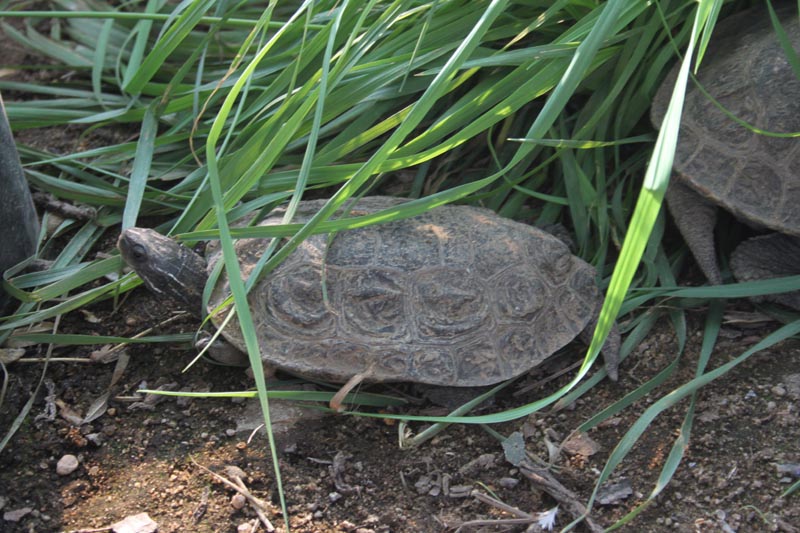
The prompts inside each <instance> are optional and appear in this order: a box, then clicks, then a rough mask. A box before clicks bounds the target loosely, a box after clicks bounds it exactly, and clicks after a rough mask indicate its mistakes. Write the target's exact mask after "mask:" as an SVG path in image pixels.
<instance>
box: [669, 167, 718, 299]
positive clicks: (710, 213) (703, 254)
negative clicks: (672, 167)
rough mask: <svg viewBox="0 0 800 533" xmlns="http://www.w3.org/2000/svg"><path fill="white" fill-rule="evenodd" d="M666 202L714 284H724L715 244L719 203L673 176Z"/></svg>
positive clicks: (704, 270)
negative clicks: (713, 201) (716, 203)
mask: <svg viewBox="0 0 800 533" xmlns="http://www.w3.org/2000/svg"><path fill="white" fill-rule="evenodd" d="M666 198H667V206H668V207H669V212H670V213H671V214H672V218H673V219H674V220H675V225H676V226H678V230H679V231H680V232H681V235H683V238H684V240H685V241H686V244H687V245H688V246H689V250H691V251H692V255H693V256H694V259H695V261H697V264H698V266H700V269H701V270H702V271H703V273H704V274H705V275H706V278H708V281H709V282H711V284H712V285H721V284H722V275H721V274H720V272H719V265H718V264H717V253H716V252H717V251H716V246H714V225H715V224H716V222H717V207H716V206H715V205H713V204H712V203H710V202H709V201H707V200H706V199H705V198H703V197H702V196H700V194H698V193H697V192H696V191H695V190H694V189H692V188H690V187H689V186H688V185H686V184H685V183H683V182H682V181H680V179H673V180H672V182H671V183H670V184H669V188H668V189H667V194H666Z"/></svg>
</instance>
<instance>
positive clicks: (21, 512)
mask: <svg viewBox="0 0 800 533" xmlns="http://www.w3.org/2000/svg"><path fill="white" fill-rule="evenodd" d="M31 511H33V509H31V508H30V507H22V508H21V509H14V510H13V511H6V512H5V513H3V520H5V521H6V522H19V521H20V520H22V519H23V518H24V517H25V515H27V514H28V513H30V512H31Z"/></svg>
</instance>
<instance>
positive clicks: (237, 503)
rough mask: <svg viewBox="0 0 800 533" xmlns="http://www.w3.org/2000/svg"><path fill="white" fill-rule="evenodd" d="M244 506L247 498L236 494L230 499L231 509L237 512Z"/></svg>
mask: <svg viewBox="0 0 800 533" xmlns="http://www.w3.org/2000/svg"><path fill="white" fill-rule="evenodd" d="M245 504H247V498H245V497H244V496H242V495H241V494H239V493H238V492H237V493H236V494H234V495H233V496H232V497H231V507H233V508H234V509H236V510H237V511H238V510H240V509H243V508H244V506H245Z"/></svg>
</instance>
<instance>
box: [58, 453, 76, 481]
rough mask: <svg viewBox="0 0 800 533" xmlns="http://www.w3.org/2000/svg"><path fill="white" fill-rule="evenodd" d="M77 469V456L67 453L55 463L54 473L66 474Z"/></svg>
mask: <svg viewBox="0 0 800 533" xmlns="http://www.w3.org/2000/svg"><path fill="white" fill-rule="evenodd" d="M77 469H78V458H77V457H75V456H74V455H71V454H67V455H65V456H64V457H62V458H61V459H59V460H58V464H57V465H56V474H58V475H59V476H68V475H70V474H71V473H73V472H74V471H75V470H77Z"/></svg>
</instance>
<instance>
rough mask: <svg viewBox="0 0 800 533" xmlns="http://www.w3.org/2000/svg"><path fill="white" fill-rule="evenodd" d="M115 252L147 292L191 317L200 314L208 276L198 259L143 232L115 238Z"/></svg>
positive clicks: (172, 243) (148, 231) (165, 239)
mask: <svg viewBox="0 0 800 533" xmlns="http://www.w3.org/2000/svg"><path fill="white" fill-rule="evenodd" d="M117 248H119V251H120V254H121V255H122V259H123V260H124V261H125V262H126V263H127V264H128V265H129V266H130V267H131V268H132V269H133V270H135V271H136V273H137V274H138V275H139V277H140V278H142V281H143V282H144V284H145V285H146V286H147V288H148V289H150V290H151V291H152V292H154V293H155V294H158V295H160V296H164V297H166V298H170V299H172V300H174V301H176V302H178V303H179V304H181V305H182V306H183V307H185V308H186V309H187V310H188V311H191V312H192V313H197V314H199V315H203V314H204V313H203V310H202V303H203V288H204V287H205V285H206V281H207V280H208V274H207V273H206V263H205V261H204V260H203V258H202V257H200V256H199V255H197V254H196V253H194V252H193V251H192V250H190V249H189V248H187V247H185V246H183V245H181V244H178V243H177V242H175V241H173V240H172V239H170V238H168V237H165V236H163V235H161V234H160V233H158V232H157V231H154V230H151V229H147V228H128V229H126V230H125V231H123V232H122V234H121V235H120V236H119V241H117Z"/></svg>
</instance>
